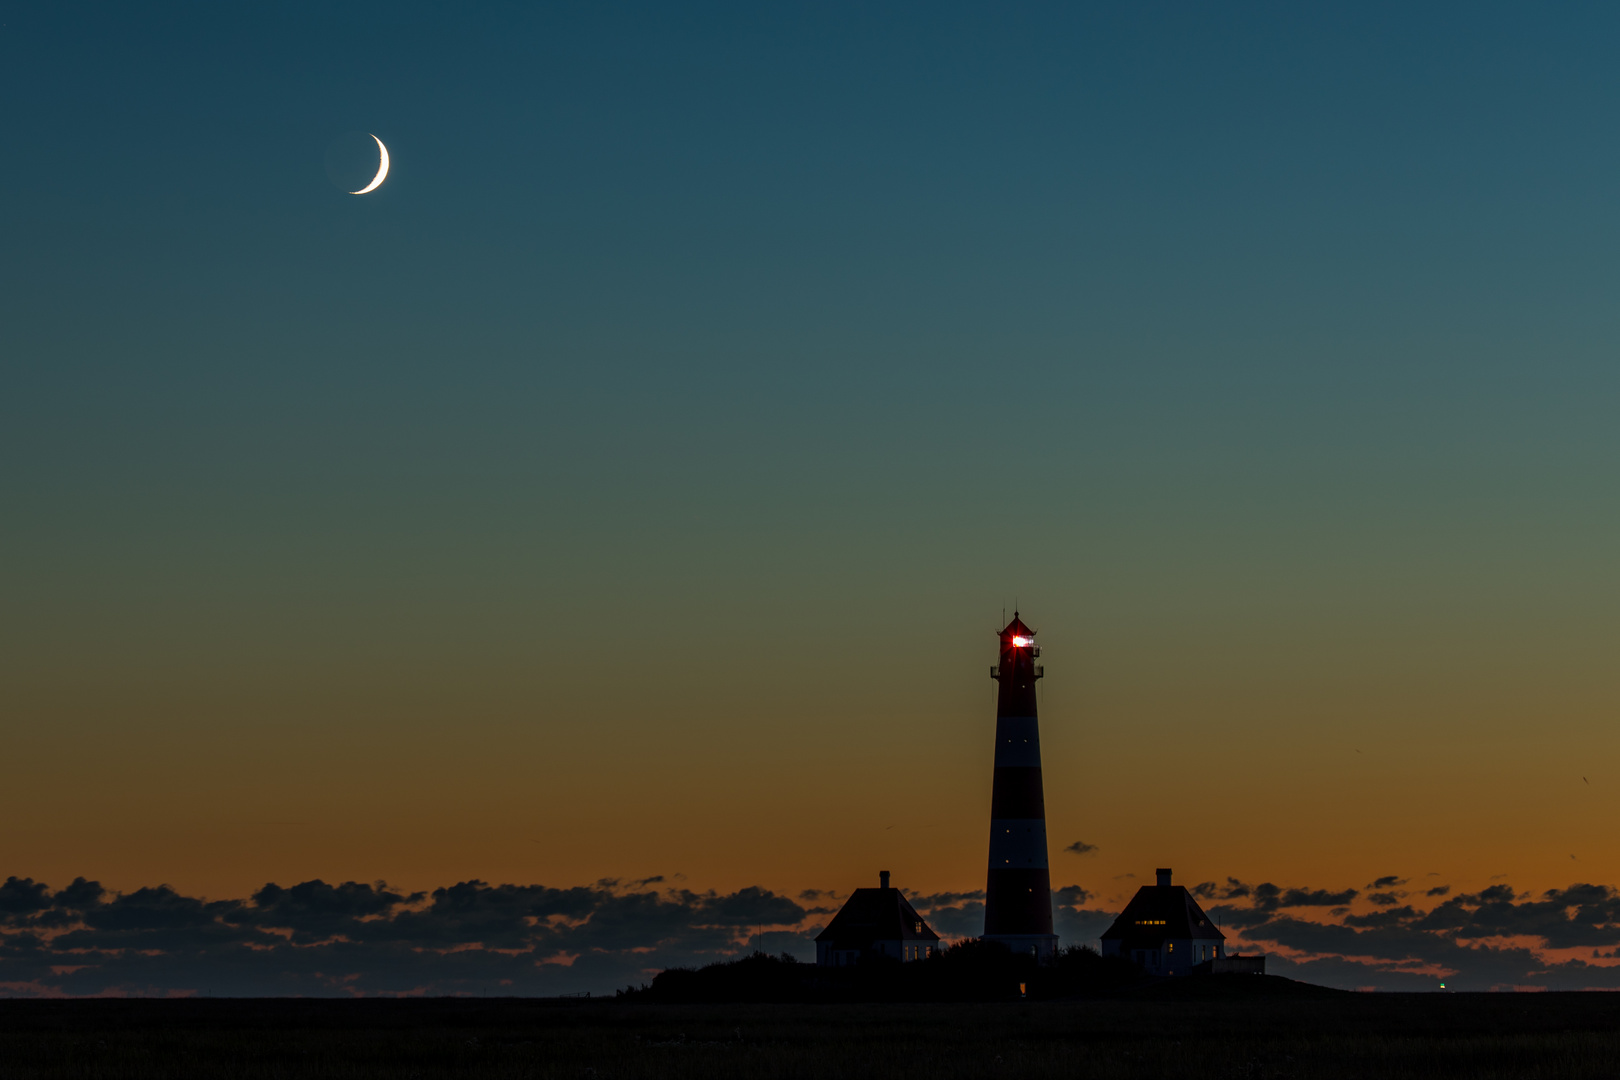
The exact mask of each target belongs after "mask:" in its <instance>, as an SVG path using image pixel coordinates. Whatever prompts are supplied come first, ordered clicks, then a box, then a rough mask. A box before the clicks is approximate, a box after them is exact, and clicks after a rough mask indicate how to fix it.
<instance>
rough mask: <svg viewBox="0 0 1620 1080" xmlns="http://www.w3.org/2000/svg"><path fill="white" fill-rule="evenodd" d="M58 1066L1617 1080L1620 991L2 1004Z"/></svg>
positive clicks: (166, 1073) (23, 1061)
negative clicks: (854, 1000)
mask: <svg viewBox="0 0 1620 1080" xmlns="http://www.w3.org/2000/svg"><path fill="white" fill-rule="evenodd" d="M1189 982H1190V980H1189ZM59 1076H60V1077H107V1078H114V1077H118V1078H124V1077H127V1078H137V1077H139V1078H146V1077H165V1078H185V1077H209V1078H231V1077H384V1076H387V1077H396V1076H399V1077H424V1078H426V1077H441V1076H469V1077H471V1076H488V1077H566V1078H568V1080H608V1078H613V1077H732V1076H736V1077H751V1078H770V1077H845V1076H847V1077H868V1076H872V1077H912V1076H916V1077H969V1076H974V1077H977V1076H992V1077H993V1076H1006V1077H1059V1076H1061V1077H1191V1078H1201V1077H1221V1078H1230V1077H1244V1078H1274V1077H1275V1078H1283V1077H1388V1078H1400V1077H1470V1078H1486V1077H1605V1078H1610V1077H1620V995H1609V994H1500V995H1497V994H1455V995H1442V994H1427V995H1402V994H1387V995H1370V994H1366V995H1364V994H1346V995H1332V996H1315V995H1303V996H1302V995H1288V994H1278V995H1276V996H1269V995H1267V994H1265V993H1258V992H1255V993H1242V994H1239V995H1237V996H1234V995H1231V994H1219V995H1214V994H1210V993H1209V992H1208V991H1202V992H1200V993H1199V994H1195V995H1188V994H1185V993H1168V994H1167V993H1154V994H1144V995H1135V996H1130V997H1126V998H1115V999H1110V1000H1092V1001H1074V1002H1041V1003H1029V1004H1024V1003H999V1004H977V1005H974V1004H943V1005H899V1004H870V1005H651V1004H640V1003H629V1004H627V1003H624V1002H615V1001H592V1002H588V1003H578V1004H571V1003H557V1002H547V1001H525V1000H514V999H489V1000H480V999H436V1000H405V1001H376V1000H368V1001H331V1000H260V1001H254V1000H213V1001H210V1000H187V1001H150V1000H131V1001H72V1002H52V1001H0V1077H4V1078H5V1080H14V1078H15V1080H23V1078H31V1077H59Z"/></svg>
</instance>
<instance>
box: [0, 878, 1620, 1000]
mask: <svg viewBox="0 0 1620 1080" xmlns="http://www.w3.org/2000/svg"><path fill="white" fill-rule="evenodd" d="M1404 884H1406V882H1405V881H1404V880H1403V879H1399V878H1397V877H1395V876H1393V875H1391V876H1389V877H1385V878H1380V879H1378V880H1377V881H1376V882H1374V883H1372V885H1370V886H1368V890H1369V891H1367V892H1365V893H1363V892H1362V891H1360V890H1357V889H1354V888H1342V889H1334V888H1307V887H1303V886H1287V887H1285V886H1279V885H1275V884H1272V883H1270V882H1262V883H1259V884H1249V883H1247V882H1243V881H1239V880H1237V879H1235V878H1229V879H1227V880H1226V881H1225V882H1224V883H1219V884H1217V883H1215V882H1205V883H1203V884H1201V885H1198V886H1196V887H1195V888H1194V890H1193V891H1194V893H1195V894H1196V895H1198V896H1199V897H1200V898H1201V900H1202V902H1203V903H1204V905H1205V907H1206V910H1208V911H1209V912H1210V914H1211V915H1212V916H1214V917H1215V918H1216V920H1217V921H1218V922H1219V923H1220V925H1221V927H1222V929H1223V930H1224V931H1225V932H1226V934H1227V936H1228V948H1229V951H1245V952H1264V953H1266V954H1268V956H1269V960H1268V970H1270V971H1272V972H1273V973H1275V974H1279V975H1288V976H1291V977H1294V978H1299V979H1304V980H1307V981H1309V982H1316V983H1322V984H1324V985H1329V986H1342V987H1351V988H1354V987H1373V988H1378V989H1386V990H1411V989H1433V988H1435V987H1436V986H1437V985H1438V982H1439V981H1440V980H1441V979H1444V980H1445V981H1446V983H1447V985H1448V986H1450V987H1453V988H1456V989H1508V988H1515V987H1521V988H1546V989H1583V988H1605V989H1608V988H1620V890H1616V889H1614V888H1612V887H1610V886H1605V885H1587V884H1576V885H1571V886H1569V887H1568V888H1565V889H1554V890H1549V891H1547V892H1545V893H1542V894H1540V895H1537V896H1532V895H1530V894H1528V893H1523V894H1521V893H1517V892H1515V891H1514V889H1513V888H1512V887H1511V886H1509V885H1506V884H1502V885H1493V886H1491V887H1490V888H1488V889H1484V890H1482V891H1481V892H1477V893H1461V894H1457V895H1451V893H1450V892H1449V889H1448V888H1447V887H1445V886H1434V887H1429V888H1426V889H1424V890H1422V891H1421V892H1419V893H1409V892H1407V891H1404V890H1402V889H1401V888H1400V886H1402V885H1404ZM836 895H837V894H834V893H832V892H828V891H823V890H807V891H805V892H804V893H801V894H800V896H799V897H798V899H797V900H795V899H791V898H789V897H786V896H782V895H779V894H777V893H773V892H771V891H770V890H768V889H764V888H760V887H758V886H752V887H749V888H746V889H739V890H737V891H736V892H732V893H716V892H693V891H691V890H687V889H676V888H670V887H667V886H665V885H664V883H663V880H662V879H660V878H649V879H644V880H640V881H631V882H621V881H611V880H610V881H600V882H597V883H596V884H594V885H587V886H575V887H572V888H551V887H547V886H543V885H490V884H487V883H485V882H482V881H464V882H460V883H458V884H456V885H451V886H448V887H446V888H441V889H435V890H433V891H432V892H425V893H422V892H419V893H406V892H403V891H401V890H397V889H393V888H390V887H389V886H387V885H386V884H383V883H380V882H379V883H376V884H362V883H359V882H353V881H349V882H343V883H341V884H328V883H326V882H324V881H306V882H303V883H301V884H298V885H292V886H288V887H282V886H279V885H273V884H272V885H266V886H265V887H264V888H262V889H260V890H259V891H258V892H256V893H254V894H253V895H252V896H250V897H248V898H247V899H243V900H208V899H205V898H201V897H192V896H186V895H184V894H181V893H178V892H176V891H175V890H173V889H171V888H169V887H167V886H157V887H153V888H143V889H137V890H135V891H133V892H128V893H114V892H110V891H108V890H106V889H104V888H102V887H101V886H100V885H99V884H97V883H96V882H94V881H86V880H85V879H83V878H79V879H76V880H75V881H74V882H73V883H72V884H70V885H68V886H66V887H65V888H61V889H52V888H50V887H48V886H47V885H45V884H44V883H41V882H36V881H32V880H30V879H26V878H15V877H13V878H9V879H7V880H6V881H5V882H4V884H0V995H4V996H59V995H68V996H71V995H89V994H131V995H167V994H185V993H214V994H218V995H280V994H301V995H311V996H315V995H350V994H365V995H387V994H458V993H459V994H479V993H490V994H559V993H577V992H581V991H590V992H593V993H598V994H600V993H610V992H611V991H613V990H614V989H616V988H618V987H622V986H627V985H633V984H637V983H641V982H644V981H648V980H650V979H651V977H652V975H653V974H655V973H656V972H658V971H660V970H662V969H664V968H666V967H678V966H698V965H702V964H706V963H710V962H712V961H715V960H722V959H727V958H731V957H734V956H737V955H740V954H742V953H744V952H746V951H749V950H752V949H755V948H763V949H765V950H766V951H769V952H772V953H778V952H789V953H792V954H794V955H796V956H798V957H800V958H801V959H806V960H808V959H811V958H813V957H814V946H813V943H812V939H813V937H814V935H815V933H816V932H817V931H818V930H819V929H820V928H821V927H822V926H824V925H825V924H826V920H827V919H828V918H829V917H830V915H831V913H832V911H834V910H836V908H837V906H838V901H837V900H836V899H835V896H836ZM910 899H911V901H912V903H913V904H914V905H915V906H916V907H917V909H918V911H919V912H921V913H922V914H923V915H924V916H925V917H926V918H927V919H928V920H929V922H930V924H931V925H932V926H933V927H934V928H935V929H936V930H937V931H939V933H940V934H942V935H943V936H945V937H946V938H949V939H956V938H963V937H972V936H976V935H977V934H978V933H980V932H981V930H982V928H983V925H984V893H983V892H982V891H971V892H945V893H935V894H921V895H915V896H912V897H910ZM1092 899H1093V896H1092V895H1091V894H1090V893H1089V892H1087V891H1086V890H1085V889H1084V888H1082V887H1080V886H1078V885H1069V886H1065V887H1062V888H1059V889H1056V890H1054V893H1053V914H1054V919H1055V928H1056V930H1057V932H1058V934H1059V935H1060V936H1061V938H1062V941H1063V944H1065V945H1081V944H1089V945H1093V946H1095V945H1096V943H1097V938H1098V936H1099V935H1100V934H1101V933H1102V932H1103V931H1104V930H1106V929H1107V928H1108V926H1109V924H1110V923H1111V922H1112V921H1113V919H1114V915H1115V913H1114V912H1112V911H1108V910H1104V909H1100V908H1094V907H1088V906H1087V904H1088V902H1089V901H1091V900H1092Z"/></svg>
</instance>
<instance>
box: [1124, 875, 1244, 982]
mask: <svg viewBox="0 0 1620 1080" xmlns="http://www.w3.org/2000/svg"><path fill="white" fill-rule="evenodd" d="M1158 877H1159V881H1158V884H1157V885H1144V886H1142V887H1141V888H1140V889H1137V890H1136V895H1135V896H1134V897H1132V898H1131V902H1130V903H1129V904H1126V905H1125V910H1124V911H1122V912H1120V913H1119V918H1117V919H1115V920H1114V925H1113V926H1110V927H1109V928H1108V931H1107V932H1106V933H1104V934H1103V936H1102V954H1103V955H1104V956H1123V957H1125V958H1126V959H1128V960H1133V961H1135V962H1136V963H1138V964H1140V965H1142V970H1143V971H1146V972H1147V973H1148V974H1149V975H1188V974H1191V973H1192V971H1193V969H1194V968H1197V967H1199V966H1200V965H1207V966H1205V967H1203V968H1202V970H1204V971H1209V970H1216V968H1215V967H1214V964H1213V962H1214V961H1216V960H1218V959H1221V958H1223V957H1224V954H1225V944H1224V943H1225V941H1226V935H1225V934H1223V933H1221V932H1220V931H1219V930H1218V929H1216V927H1215V924H1214V923H1213V922H1212V921H1210V918H1209V916H1207V915H1205V914H1204V909H1203V908H1201V907H1199V906H1198V901H1196V900H1194V899H1193V898H1192V894H1191V893H1189V892H1188V891H1187V890H1186V889H1185V888H1183V887H1182V886H1180V885H1172V884H1170V871H1168V870H1160V871H1159V874H1158ZM1244 959H1245V960H1248V961H1253V960H1256V959H1258V960H1260V961H1261V962H1262V964H1263V963H1264V958H1263V957H1244ZM1225 966H1226V965H1225V964H1224V963H1222V964H1221V967H1222V968H1224V967H1225Z"/></svg>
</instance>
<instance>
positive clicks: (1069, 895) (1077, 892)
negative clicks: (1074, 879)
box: [1052, 885, 1091, 908]
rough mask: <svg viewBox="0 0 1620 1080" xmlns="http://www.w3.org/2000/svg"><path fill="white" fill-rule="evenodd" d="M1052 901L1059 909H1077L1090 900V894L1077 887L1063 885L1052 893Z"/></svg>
mask: <svg viewBox="0 0 1620 1080" xmlns="http://www.w3.org/2000/svg"><path fill="white" fill-rule="evenodd" d="M1052 899H1053V900H1055V901H1057V903H1058V905H1059V906H1060V907H1074V908H1077V907H1079V906H1080V905H1081V904H1083V903H1085V902H1086V901H1087V900H1090V899H1091V894H1090V893H1089V892H1087V891H1086V890H1085V889H1082V888H1081V887H1080V886H1078V885H1065V886H1063V888H1061V889H1057V890H1055V891H1054V892H1053V893H1052Z"/></svg>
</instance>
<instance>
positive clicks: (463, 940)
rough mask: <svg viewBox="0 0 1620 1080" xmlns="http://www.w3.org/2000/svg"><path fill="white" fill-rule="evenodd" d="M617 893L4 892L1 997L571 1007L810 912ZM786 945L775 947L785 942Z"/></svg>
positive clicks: (747, 894)
mask: <svg viewBox="0 0 1620 1080" xmlns="http://www.w3.org/2000/svg"><path fill="white" fill-rule="evenodd" d="M648 884H649V883H648V882H635V883H630V884H624V883H620V882H616V881H602V882H598V883H596V884H595V885H590V886H578V887H574V888H565V889H557V888H548V887H546V886H543V885H488V884H485V883H484V882H482V881H464V882H461V883H459V884H456V885H452V886H449V887H448V888H442V889H435V890H434V891H433V892H431V893H411V894H406V893H403V892H400V891H397V890H394V889H390V888H389V887H388V886H386V885H384V884H381V883H378V884H375V885H366V884H361V883H358V882H353V881H349V882H344V883H342V884H338V885H331V884H327V883H326V882H324V881H306V882H303V883H302V884H299V885H294V886H291V887H290V888H282V887H281V886H279V885H266V886H265V887H264V888H262V889H260V890H259V891H258V892H256V893H254V894H253V896H252V897H250V898H248V899H246V900H212V901H211V900H204V899H200V898H197V897H191V896H185V895H182V894H180V893H178V892H175V891H174V890H173V889H170V888H169V887H168V886H158V887H156V888H145V889H137V890H135V891H134V892H130V893H122V894H116V893H110V892H108V891H107V890H105V889H103V888H102V887H101V886H100V885H99V884H97V883H96V882H93V881H86V880H84V879H83V878H80V879H78V880H76V881H74V882H73V883H72V884H71V885H69V886H67V887H66V888H64V889H60V890H56V891H52V890H51V889H49V888H48V887H47V886H45V885H44V884H43V883H40V882H36V881H32V880H28V879H18V878H10V879H8V880H7V881H6V882H5V884H4V885H0V994H8V995H11V996H19V995H28V996H34V995H81V994H105V993H116V994H168V993H186V992H192V993H214V994H221V995H265V994H304V995H321V994H424V993H425V994H454V993H469V994H478V993H492V994H497V993H498V994H558V993H572V992H579V991H586V990H589V991H593V992H597V993H602V992H611V991H612V990H613V989H615V988H617V987H622V986H626V985H630V984H634V983H639V982H642V981H645V980H648V979H650V978H651V977H652V975H653V974H654V973H656V972H657V971H659V970H662V969H663V968H665V967H671V966H677V965H698V964H705V963H709V962H710V961H713V960H718V959H724V958H727V957H730V956H732V955H734V954H736V953H737V952H738V951H739V950H741V949H743V948H745V947H746V946H747V945H748V944H749V943H750V942H749V939H750V938H751V937H753V936H754V935H757V934H759V933H760V932H762V931H765V932H767V934H766V937H765V938H764V941H763V943H769V944H777V943H784V942H786V943H791V942H792V941H796V940H797V937H798V935H792V934H789V935H783V934H780V933H777V934H769V933H768V931H770V930H772V929H777V930H778V931H780V929H781V928H784V927H798V926H799V925H800V924H802V923H803V922H804V921H805V920H806V918H807V917H808V916H809V915H810V911H809V910H808V909H807V908H804V907H801V906H800V905H799V904H797V903H795V902H794V901H793V900H790V899H788V898H787V897H784V896H779V895H777V894H775V893H773V892H771V891H769V890H767V889H761V888H757V887H750V888H746V889H739V890H737V891H736V892H733V893H714V892H708V893H697V892H692V891H689V890H685V889H655V888H649V887H647V886H648ZM773 938H774V939H776V941H774V942H773V941H772V939H773Z"/></svg>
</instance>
